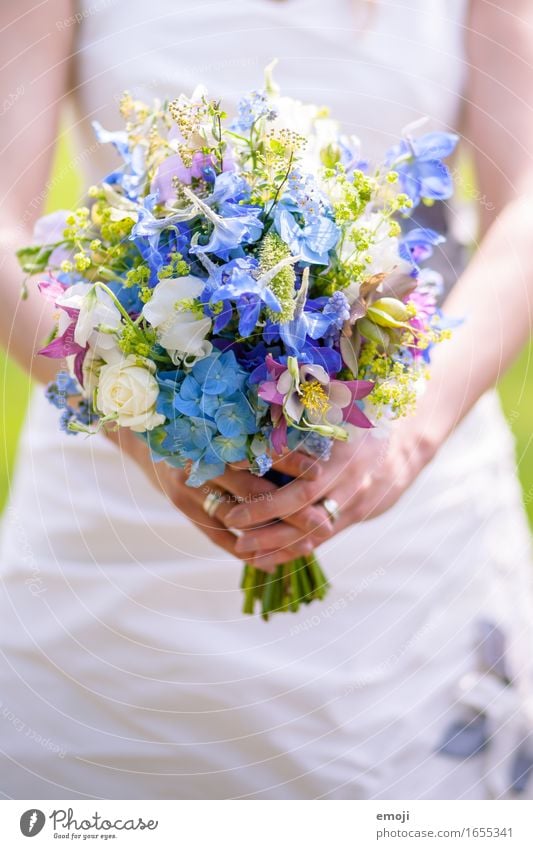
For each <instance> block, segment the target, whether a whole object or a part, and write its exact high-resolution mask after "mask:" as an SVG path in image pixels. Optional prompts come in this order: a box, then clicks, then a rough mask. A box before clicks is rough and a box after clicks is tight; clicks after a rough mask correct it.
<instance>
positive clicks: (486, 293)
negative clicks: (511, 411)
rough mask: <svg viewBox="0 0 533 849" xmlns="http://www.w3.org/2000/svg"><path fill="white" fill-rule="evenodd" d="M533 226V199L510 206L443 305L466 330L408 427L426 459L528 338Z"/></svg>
mask: <svg viewBox="0 0 533 849" xmlns="http://www.w3.org/2000/svg"><path fill="white" fill-rule="evenodd" d="M532 220H533V196H532V195H527V196H525V195H524V196H522V197H521V198H517V199H516V200H515V201H512V202H510V203H509V204H508V205H507V206H506V207H505V208H504V210H503V211H502V212H501V214H500V215H499V216H498V218H497V219H496V220H495V221H494V224H493V225H492V227H491V228H490V229H489V230H488V232H487V234H486V236H485V238H484V239H483V241H482V243H481V245H480V247H479V249H478V250H477V252H476V253H475V255H474V257H473V258H472V260H471V262H470V263H469V265H468V267H467V269H466V270H465V272H464V273H463V274H462V276H461V278H460V279H459V280H458V282H457V284H456V286H455V287H454V289H453V291H452V293H451V295H450V296H449V297H448V299H447V301H446V303H445V305H444V312H445V314H446V315H447V316H449V317H455V318H459V319H461V320H462V322H463V323H462V324H461V326H460V327H457V328H456V329H454V331H453V335H452V339H451V340H450V341H449V342H445V343H443V344H442V345H439V346H437V348H436V349H435V351H434V355H433V358H432V365H431V378H430V380H429V381H428V384H427V388H426V391H425V393H424V395H423V396H422V398H421V399H420V401H419V404H418V408H417V412H416V414H415V416H414V417H413V418H412V420H411V422H410V423H408V424H407V425H406V426H407V429H408V430H410V431H411V433H412V434H413V435H414V437H415V439H416V440H417V441H418V442H419V444H420V446H421V450H422V451H423V452H425V453H426V454H427V455H428V459H429V457H430V456H432V454H433V453H434V452H435V451H436V450H438V448H439V446H440V445H441V444H442V442H443V441H444V440H445V439H446V438H447V436H449V434H450V433H451V432H452V431H453V429H454V428H455V427H456V425H457V424H458V423H459V422H460V421H461V419H462V418H463V417H464V416H465V415H466V413H467V412H468V411H469V410H470V409H471V407H472V406H473V405H474V404H475V402H476V401H477V400H478V398H479V397H480V396H481V395H482V394H483V393H484V392H485V391H486V390H487V389H488V388H490V387H491V386H493V385H494V384H495V383H496V381H497V380H498V378H499V377H500V376H501V375H502V373H503V372H504V371H505V369H506V368H507V367H508V366H509V364H510V363H511V362H512V361H513V359H514V358H515V356H516V355H517V354H518V352H519V351H520V349H521V348H522V347H523V346H524V344H525V343H526V342H527V340H528V338H529V336H530V333H531V326H532V319H533V272H532V269H531V262H530V255H531V243H532V237H531V221H532Z"/></svg>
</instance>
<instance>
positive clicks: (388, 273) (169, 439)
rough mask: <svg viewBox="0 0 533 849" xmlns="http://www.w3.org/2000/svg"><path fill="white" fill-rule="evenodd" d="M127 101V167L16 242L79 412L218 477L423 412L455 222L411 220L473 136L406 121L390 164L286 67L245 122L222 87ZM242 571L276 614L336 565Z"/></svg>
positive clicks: (446, 185)
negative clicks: (292, 94)
mask: <svg viewBox="0 0 533 849" xmlns="http://www.w3.org/2000/svg"><path fill="white" fill-rule="evenodd" d="M120 111H121V114H122V117H123V119H124V121H125V128H124V129H122V130H119V131H116V132H109V131H107V130H105V129H103V128H102V127H101V126H100V125H98V124H95V125H94V126H95V130H96V134H97V137H98V139H99V141H100V142H102V143H108V142H109V143H111V144H112V145H113V146H114V147H115V149H116V151H117V153H118V155H119V156H120V158H121V160H122V163H121V165H120V167H118V168H117V170H115V171H113V172H112V173H110V174H108V175H107V176H106V177H105V178H104V179H103V180H102V182H101V183H99V184H98V185H95V186H91V187H90V188H89V190H88V202H87V205H86V206H82V207H81V208H79V209H76V210H74V211H72V212H64V211H60V212H56V213H53V214H52V215H49V216H45V217H44V218H42V219H40V221H39V222H38V224H37V227H36V234H35V243H34V244H33V245H31V246H30V247H27V248H23V249H22V250H20V251H19V252H18V257H19V260H20V262H21V265H22V268H23V270H24V271H25V272H26V273H27V274H29V275H37V274H38V275H40V280H39V289H40V291H41V293H42V295H43V296H44V297H45V298H47V299H48V300H50V301H52V302H53V303H54V304H55V307H56V308H57V315H58V320H57V326H56V328H55V330H54V332H53V334H52V336H51V338H50V339H49V340H47V344H46V346H45V347H44V348H43V349H42V350H41V352H40V353H41V354H43V355H44V356H47V357H55V358H58V359H62V360H66V363H67V369H66V370H65V368H64V367H63V370H62V371H60V372H59V374H58V377H57V380H56V381H55V382H53V383H52V384H50V385H49V386H48V388H47V395H48V398H49V399H50V401H51V402H52V403H54V404H55V405H56V406H57V407H58V408H60V410H61V427H62V428H63V429H64V430H66V432H67V433H70V434H76V433H93V432H96V431H98V430H99V429H100V428H101V427H103V426H104V425H109V423H114V424H115V425H116V426H120V427H125V428H129V429H131V430H132V431H134V432H135V433H136V434H138V436H139V438H141V439H144V440H145V441H146V442H147V444H148V445H149V447H150V450H151V452H152V455H153V457H154V459H155V460H158V461H159V460H161V461H163V462H166V463H169V464H171V465H172V466H176V467H181V468H184V469H185V470H186V472H187V475H188V477H187V483H188V485H190V486H193V487H198V486H201V485H204V484H205V483H206V482H208V481H210V480H211V479H213V478H215V477H217V476H219V475H221V474H222V473H223V472H224V470H225V468H226V465H227V464H236V463H239V464H242V462H243V461H247V463H248V464H249V468H250V470H251V471H252V472H253V473H254V474H257V475H268V474H272V471H271V470H272V464H273V462H274V460H275V458H276V457H278V456H279V455H282V454H283V453H284V452H286V451H287V450H291V449H296V448H299V449H303V450H307V451H308V452H311V453H313V454H315V455H316V456H318V457H321V458H327V455H328V452H329V450H330V448H331V445H332V443H333V442H334V440H347V439H348V438H349V436H350V431H352V430H353V429H354V428H370V427H372V426H373V425H374V424H375V423H376V422H377V421H378V420H380V419H382V420H390V419H394V418H397V417H399V416H402V415H405V414H406V413H408V412H409V411H410V410H411V409H412V408H413V405H414V404H415V401H416V396H417V393H418V390H419V387H420V385H421V381H422V380H423V378H424V376H425V374H426V372H427V363H428V359H429V353H430V350H431V348H432V346H433V345H434V344H435V343H437V342H439V341H440V340H442V339H443V338H444V337H445V336H446V335H447V334H448V332H449V331H448V330H447V329H446V326H445V324H444V321H443V319H442V316H441V315H440V313H439V310H438V308H437V294H438V286H439V279H438V275H437V274H435V273H432V272H431V271H430V270H428V269H421V267H420V265H421V263H422V262H423V261H425V260H426V259H428V258H429V257H430V256H431V253H432V250H433V248H434V246H435V245H438V244H439V243H440V242H442V241H443V238H442V236H440V235H439V234H438V233H436V232H434V231H433V230H430V229H427V228H420V227H416V226H413V222H412V219H411V220H410V215H411V213H412V210H413V209H414V208H415V207H416V206H417V205H418V204H419V203H420V202H422V203H428V204H430V203H432V202H434V201H435V200H441V199H443V198H447V197H449V196H450V194H451V191H452V180H451V176H450V173H449V171H448V169H447V168H446V166H445V165H444V164H443V161H442V160H443V159H444V158H445V157H446V156H448V155H449V154H450V153H451V152H452V151H453V148H454V146H455V144H456V141H457V138H456V136H454V135H452V134H449V133H442V132H429V133H424V134H420V133H418V135H416V134H415V135H413V134H411V133H409V132H407V133H404V135H403V137H400V138H399V141H398V143H397V144H395V145H394V146H393V147H392V148H391V149H390V150H389V152H388V154H387V156H386V158H385V160H384V161H383V162H381V163H377V164H376V163H374V164H373V165H370V164H369V163H368V162H367V161H365V160H364V159H363V158H362V156H361V151H360V145H359V142H358V140H357V139H356V138H355V137H353V136H346V135H343V134H342V133H340V131H339V127H338V125H337V124H336V123H335V121H334V120H333V119H332V118H330V117H329V115H328V113H327V111H326V110H325V109H322V108H318V107H317V106H314V105H310V104H303V103H300V102H298V101H296V100H293V99H291V98H288V97H284V96H282V95H281V94H280V91H279V89H278V87H277V85H276V84H275V82H274V80H273V76H272V66H271V67H270V68H268V69H267V71H266V76H265V85H264V88H263V89H261V90H258V91H253V92H251V94H248V95H246V96H245V97H243V98H242V100H241V101H240V102H239V104H238V111H237V114H236V115H234V116H233V117H232V118H231V119H230V118H228V116H227V115H226V113H225V112H224V111H223V108H222V104H221V103H220V102H218V101H216V100H213V99H210V98H209V96H208V94H207V92H206V91H205V90H203V89H197V90H196V91H195V92H194V94H193V95H192V97H190V98H189V97H186V96H184V95H180V96H179V97H178V98H177V99H175V100H172V101H170V102H166V103H159V102H156V103H155V104H153V105H146V104H145V103H142V102H140V101H138V100H135V99H133V97H132V96H131V95H129V94H127V93H126V94H125V95H124V96H123V98H122V100H121V104H120ZM242 586H243V589H244V611H245V612H247V613H252V612H254V610H255V609H256V608H257V607H259V609H260V611H261V613H262V615H263V616H264V617H265V618H268V616H269V614H270V613H272V612H274V611H287V610H290V611H294V610H297V609H298V607H299V605H300V604H301V603H309V602H310V601H312V600H313V599H315V598H323V596H324V594H325V593H326V590H327V580H326V578H325V576H324V574H323V572H322V570H321V568H320V565H319V563H318V561H317V559H316V557H315V556H314V555H310V556H307V557H302V558H300V559H298V560H296V561H293V562H290V563H286V564H284V565H282V566H279V567H278V568H277V570H276V571H275V573H273V574H272V575H267V574H266V573H265V572H262V571H260V570H259V569H256V568H254V567H253V566H251V565H245V567H244V574H243V581H242Z"/></svg>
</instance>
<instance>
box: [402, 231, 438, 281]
mask: <svg viewBox="0 0 533 849" xmlns="http://www.w3.org/2000/svg"><path fill="white" fill-rule="evenodd" d="M445 241H446V239H445V238H444V236H441V235H440V233H437V232H436V231H435V230H430V229H429V228H428V227H413V229H412V230H409V231H408V232H407V233H405V234H404V235H403V236H402V238H401V240H400V246H399V253H400V256H401V257H402V259H405V260H407V262H410V263H411V265H412V266H413V272H414V274H415V275H416V274H418V271H419V266H420V263H421V262H425V260H426V259H429V258H430V256H432V254H433V248H434V247H435V246H436V245H441V244H442V243H443V242H445Z"/></svg>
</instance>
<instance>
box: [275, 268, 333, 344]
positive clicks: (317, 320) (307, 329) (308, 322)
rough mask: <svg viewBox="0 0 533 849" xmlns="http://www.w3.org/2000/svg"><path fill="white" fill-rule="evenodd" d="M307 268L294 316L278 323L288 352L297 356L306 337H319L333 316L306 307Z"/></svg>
mask: <svg viewBox="0 0 533 849" xmlns="http://www.w3.org/2000/svg"><path fill="white" fill-rule="evenodd" d="M308 288H309V269H307V268H306V269H305V271H304V275H303V278H302V284H301V286H300V289H299V290H298V294H297V296H296V303H295V308H294V316H293V318H292V319H291V321H288V322H286V323H285V324H280V325H279V335H280V336H281V338H282V339H283V341H284V342H285V345H286V347H287V349H288V352H289V354H291V355H292V356H298V355H299V353H300V352H301V351H302V350H303V348H304V345H305V343H306V341H307V338H308V337H309V338H310V339H319V338H320V337H321V336H324V334H325V333H326V332H327V331H328V329H329V328H330V326H331V324H332V321H333V320H334V318H332V317H330V316H328V315H324V313H323V312H320V311H319V310H313V309H307V307H308V301H307V292H308Z"/></svg>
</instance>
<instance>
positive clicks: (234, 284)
mask: <svg viewBox="0 0 533 849" xmlns="http://www.w3.org/2000/svg"><path fill="white" fill-rule="evenodd" d="M258 269H259V264H258V262H257V260H256V259H254V258H253V257H247V258H246V259H244V258H239V259H236V260H231V261H230V262H229V263H227V264H226V266H223V267H222V268H221V269H218V274H219V277H218V280H219V281H220V285H218V286H215V287H214V288H213V289H212V290H211V291H212V294H211V298H210V301H211V303H212V304H216V303H219V302H220V301H222V302H224V301H232V302H233V303H235V305H236V307H237V312H238V313H239V333H240V335H241V336H249V335H250V334H251V333H252V332H253V331H254V329H255V327H256V326H257V320H258V318H259V312H260V310H261V305H262V303H264V304H265V305H266V306H267V307H269V308H270V309H271V310H272V311H273V312H279V311H280V310H281V306H280V303H279V301H278V299H277V298H276V296H275V294H274V292H273V291H272V289H271V288H270V286H269V285H268V282H269V277H268V275H263V276H262V277H259V271H258ZM215 279H216V278H215ZM210 280H213V278H212V276H210Z"/></svg>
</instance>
